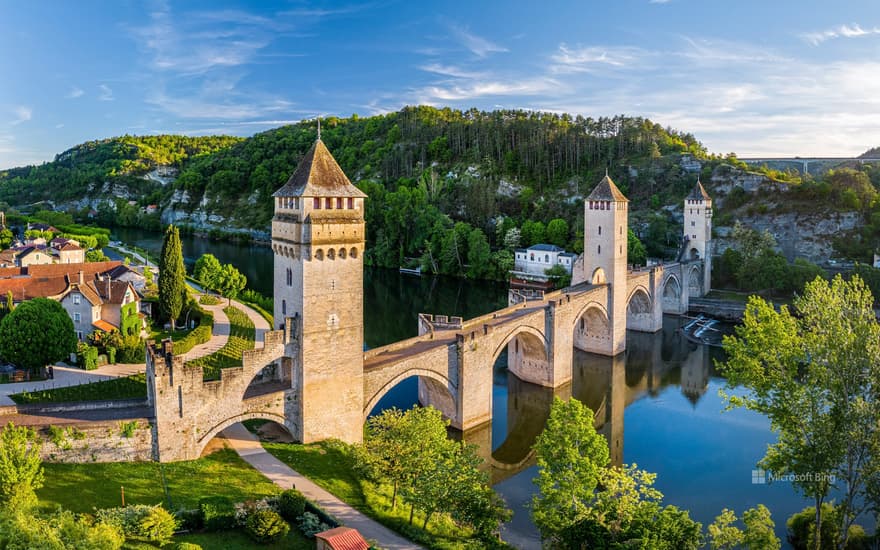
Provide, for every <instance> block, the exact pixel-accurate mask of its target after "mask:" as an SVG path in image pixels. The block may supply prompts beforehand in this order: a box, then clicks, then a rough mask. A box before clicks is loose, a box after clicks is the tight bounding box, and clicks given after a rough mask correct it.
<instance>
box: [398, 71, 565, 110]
mask: <svg viewBox="0 0 880 550" xmlns="http://www.w3.org/2000/svg"><path fill="white" fill-rule="evenodd" d="M560 88H561V83H560V82H558V81H556V80H553V79H551V78H545V77H538V78H533V79H510V80H494V81H493V80H488V81H480V80H476V81H471V82H467V83H462V84H453V85H450V86H439V85H437V86H426V87H424V88H421V89H419V90H417V91H416V94H415V96H416V99H417V102H418V103H430V104H434V103H436V102H437V101H462V100H470V99H477V98H481V97H498V96H536V95H541V94H551V93H554V92H559V91H561V90H560Z"/></svg>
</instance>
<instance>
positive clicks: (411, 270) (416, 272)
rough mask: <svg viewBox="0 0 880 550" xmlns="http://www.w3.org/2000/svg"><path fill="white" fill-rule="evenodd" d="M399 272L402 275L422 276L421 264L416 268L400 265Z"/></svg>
mask: <svg viewBox="0 0 880 550" xmlns="http://www.w3.org/2000/svg"><path fill="white" fill-rule="evenodd" d="M400 272H401V273H402V274H404V275H415V276H416V277H421V276H422V266H418V267H416V268H409V267H401V268H400Z"/></svg>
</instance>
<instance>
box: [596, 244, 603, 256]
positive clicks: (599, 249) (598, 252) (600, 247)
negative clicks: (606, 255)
mask: <svg viewBox="0 0 880 550" xmlns="http://www.w3.org/2000/svg"><path fill="white" fill-rule="evenodd" d="M601 253H602V245H601V244H600V245H599V247H598V250H597V252H596V254H601Z"/></svg>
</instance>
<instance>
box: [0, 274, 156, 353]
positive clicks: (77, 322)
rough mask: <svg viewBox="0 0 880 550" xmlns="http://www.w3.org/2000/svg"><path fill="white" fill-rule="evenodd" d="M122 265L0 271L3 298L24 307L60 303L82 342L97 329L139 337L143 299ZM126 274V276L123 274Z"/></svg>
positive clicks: (0, 294) (141, 324) (0, 288)
mask: <svg viewBox="0 0 880 550" xmlns="http://www.w3.org/2000/svg"><path fill="white" fill-rule="evenodd" d="M119 267H124V266H122V264H121V263H120V262H92V263H82V264H50V265H29V266H24V267H13V268H0V296H6V295H7V294H9V293H12V301H13V302H14V303H16V304H20V303H21V302H24V301H26V300H30V299H32V298H51V299H53V300H58V301H59V302H60V303H61V305H62V307H64V309H65V311H67V313H68V315H70V318H71V320H72V321H73V325H74V330H76V334H77V337H78V338H79V339H80V340H84V339H86V338H87V337H88V336H89V335H90V334H92V333H93V332H95V331H96V330H100V331H104V332H110V331H113V330H119V331H120V332H121V333H123V334H137V333H139V332H140V329H141V327H142V326H143V316H142V315H141V308H140V302H141V299H140V296H139V295H138V293H137V290H136V289H135V287H134V285H133V284H132V283H131V281H130V280H114V278H113V273H116V274H122V272H121V271H119V270H118V269H117V268H119ZM123 275H124V274H123Z"/></svg>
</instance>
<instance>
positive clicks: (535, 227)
mask: <svg viewBox="0 0 880 550" xmlns="http://www.w3.org/2000/svg"><path fill="white" fill-rule="evenodd" d="M520 233H521V234H522V242H523V245H524V246H527V247H528V246H532V245H535V244H541V243H543V242H544V241H545V240H546V238H547V237H546V229H545V228H544V223H543V222H536V221H532V220H527V221H526V222H525V223H523V225H522V229H521V230H520Z"/></svg>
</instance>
